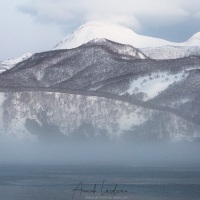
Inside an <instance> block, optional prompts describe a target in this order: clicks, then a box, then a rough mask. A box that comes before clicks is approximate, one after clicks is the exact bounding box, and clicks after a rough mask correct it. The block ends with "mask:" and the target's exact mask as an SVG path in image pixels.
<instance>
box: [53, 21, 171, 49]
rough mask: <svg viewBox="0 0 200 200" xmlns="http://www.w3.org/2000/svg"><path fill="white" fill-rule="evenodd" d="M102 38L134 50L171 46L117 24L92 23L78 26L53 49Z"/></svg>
mask: <svg viewBox="0 0 200 200" xmlns="http://www.w3.org/2000/svg"><path fill="white" fill-rule="evenodd" d="M102 38H105V39H108V40H110V41H113V42H116V43H120V44H128V45H131V46H134V47H136V48H144V47H156V46H163V45H171V44H172V43H171V42H168V41H166V40H163V39H158V38H153V37H147V36H143V35H139V34H137V33H135V32H134V31H133V30H131V29H129V28H126V27H124V26H121V25H118V24H110V23H103V22H96V21H93V22H88V23H86V24H83V25H82V26H80V27H79V28H78V29H76V30H75V31H74V32H73V33H71V34H69V35H68V36H67V37H66V38H65V39H64V40H63V41H61V42H59V43H58V44H57V45H56V46H55V47H54V49H72V48H76V47H79V46H81V45H82V44H85V43H88V42H89V41H91V40H94V39H102Z"/></svg>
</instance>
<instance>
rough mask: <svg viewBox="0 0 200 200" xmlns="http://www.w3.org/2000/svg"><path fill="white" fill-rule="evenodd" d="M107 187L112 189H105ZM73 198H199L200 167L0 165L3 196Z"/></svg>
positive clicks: (13, 199) (19, 199)
mask: <svg viewBox="0 0 200 200" xmlns="http://www.w3.org/2000/svg"><path fill="white" fill-rule="evenodd" d="M80 183H82V184H81V185H80ZM95 184H96V188H95V192H93V193H92V192H91V193H88V192H89V191H92V190H93V191H94V185H95ZM116 184H117V185H116ZM81 186H82V189H83V190H85V191H82V192H80V190H75V191H74V190H73V189H76V188H77V189H81ZM102 187H103V188H102ZM115 187H116V188H115ZM106 190H108V191H112V192H110V193H106ZM114 190H116V191H117V190H120V191H121V192H119V191H118V193H117V192H116V191H114ZM113 191H114V192H113ZM72 198H73V199H130V200H134V199H142V200H143V199H146V200H148V199H150V200H157V199H159V200H161V199H164V200H165V199H166V200H171V199H172V200H181V199H183V200H184V199H196V200H197V199H200V168H195V167H188V168H181V167H177V168H176V167H166V168H165V167H136V166H119V165H118V166H112V165H110V166H109V165H108V166H106V165H104V166H102V165H98V166H95V165H90V166H87V165H84V166H79V165H59V166H58V165H1V166H0V199H2V200H29V199H35V200H57V199H58V200H68V199H72Z"/></svg>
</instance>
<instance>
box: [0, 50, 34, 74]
mask: <svg viewBox="0 0 200 200" xmlns="http://www.w3.org/2000/svg"><path fill="white" fill-rule="evenodd" d="M31 56H32V54H31V53H29V52H27V53H25V54H23V55H22V56H20V57H17V58H10V59H7V60H4V61H1V62H0V73H2V72H4V71H6V70H8V69H10V68H12V67H13V66H15V65H16V64H17V63H19V62H22V61H24V60H27V59H28V58H30V57H31Z"/></svg>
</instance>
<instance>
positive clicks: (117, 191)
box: [72, 180, 128, 199]
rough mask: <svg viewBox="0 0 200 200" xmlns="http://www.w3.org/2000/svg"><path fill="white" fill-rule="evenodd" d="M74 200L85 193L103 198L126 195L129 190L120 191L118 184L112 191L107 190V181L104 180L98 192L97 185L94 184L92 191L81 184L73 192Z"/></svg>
mask: <svg viewBox="0 0 200 200" xmlns="http://www.w3.org/2000/svg"><path fill="white" fill-rule="evenodd" d="M72 192H73V194H72V199H74V197H75V195H77V194H79V195H80V196H81V195H82V194H83V193H87V194H95V193H96V194H97V193H100V195H101V196H103V195H119V194H126V193H127V192H128V191H127V190H122V189H118V184H115V185H114V186H113V188H112V189H106V188H105V180H103V182H102V184H101V188H100V190H97V184H94V186H93V188H92V189H84V184H83V183H82V182H80V183H79V184H78V185H77V186H76V188H74V189H73V190H72Z"/></svg>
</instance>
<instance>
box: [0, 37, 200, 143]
mask: <svg viewBox="0 0 200 200" xmlns="http://www.w3.org/2000/svg"><path fill="white" fill-rule="evenodd" d="M127 50H128V53H127ZM199 70H200V57H199V56H189V57H185V58H180V59H173V60H153V59H149V58H148V57H146V56H145V54H143V53H142V52H141V51H140V50H139V49H136V48H134V47H132V46H129V45H122V44H118V43H115V42H112V41H109V40H105V39H100V40H99V39H97V40H93V41H90V42H89V43H87V44H84V45H82V46H80V47H78V48H74V49H70V50H66V49H63V50H56V51H55V50H53V51H49V52H42V53H37V54H34V55H33V56H32V57H31V59H27V60H25V61H22V62H21V63H18V64H17V65H15V66H14V67H13V68H11V69H9V70H7V71H6V72H4V73H3V74H0V86H1V87H0V92H1V93H0V94H1V95H0V107H1V109H0V111H1V112H0V117H2V120H0V122H2V124H0V129H1V130H3V131H5V132H9V133H10V134H15V135H17V136H18V135H20V134H22V135H27V136H28V135H29V136H30V135H35V136H38V137H48V136H49V135H55V134H58V136H63V137H68V136H69V137H73V136H74V135H76V134H78V135H81V136H82V135H83V134H84V135H85V136H86V137H90V135H91V134H92V135H93V136H94V137H96V136H99V135H106V137H108V138H120V139H125V138H127V139H128V140H129V141H131V140H136V139H138V138H139V139H141V138H143V139H153V140H170V141H177V140H187V141H194V140H198V139H199V138H200V120H199V119H200V106H199V105H200V101H199V99H200V92H199V87H200V81H199V80H200V73H199ZM18 132H19V133H18Z"/></svg>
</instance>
